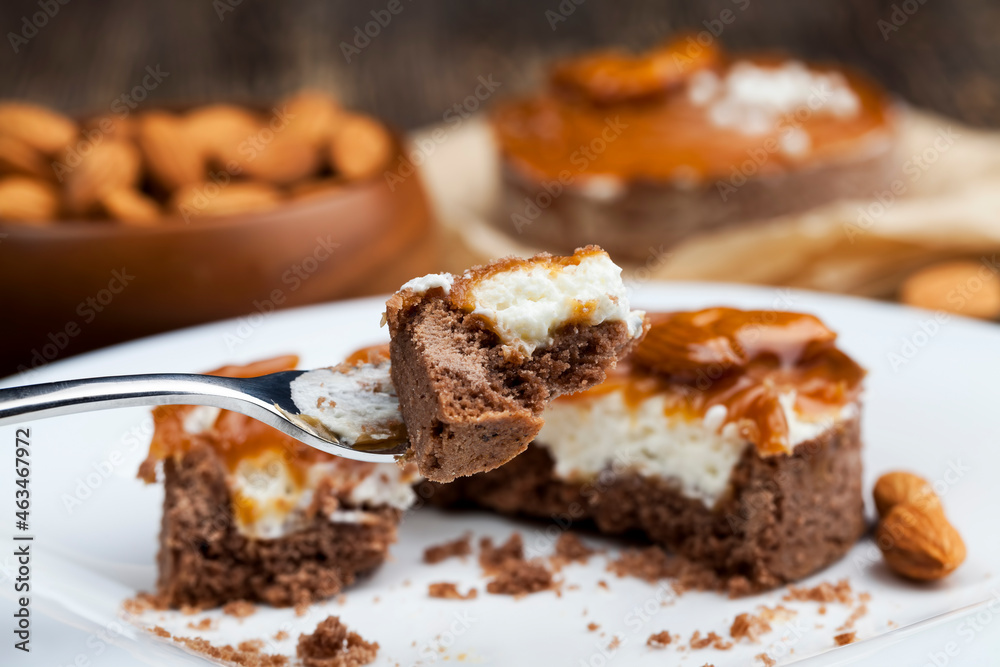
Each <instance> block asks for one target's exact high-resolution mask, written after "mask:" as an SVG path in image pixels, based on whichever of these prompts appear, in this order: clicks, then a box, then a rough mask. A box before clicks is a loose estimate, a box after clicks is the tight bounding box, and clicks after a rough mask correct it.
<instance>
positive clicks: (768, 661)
mask: <svg viewBox="0 0 1000 667" xmlns="http://www.w3.org/2000/svg"><path fill="white" fill-rule="evenodd" d="M754 657H755V658H757V659H758V660H760V664H761V665H762V667H774V666H775V665H777V664H778V661H777V660H775V659H774V658H772V657H771V656H769V655H768V654H767V653H758V654H757V655H755V656H754Z"/></svg>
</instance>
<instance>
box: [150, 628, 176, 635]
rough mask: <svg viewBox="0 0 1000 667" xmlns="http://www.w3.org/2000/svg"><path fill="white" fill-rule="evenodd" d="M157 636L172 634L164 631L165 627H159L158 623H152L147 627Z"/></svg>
mask: <svg viewBox="0 0 1000 667" xmlns="http://www.w3.org/2000/svg"><path fill="white" fill-rule="evenodd" d="M149 631H150V632H152V633H153V634H154V635H156V636H157V637H171V636H172V635H171V634H170V633H169V632H167V631H166V629H164V628H161V627H160V626H159V625H154V626H153V627H151V628H150V629H149Z"/></svg>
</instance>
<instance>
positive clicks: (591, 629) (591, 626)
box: [587, 622, 601, 632]
mask: <svg viewBox="0 0 1000 667" xmlns="http://www.w3.org/2000/svg"><path fill="white" fill-rule="evenodd" d="M600 627H601V626H600V625H598V624H597V623H593V622H591V623H587V631H588V632H596V631H597V629H598V628H600Z"/></svg>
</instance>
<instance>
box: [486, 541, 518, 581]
mask: <svg viewBox="0 0 1000 667" xmlns="http://www.w3.org/2000/svg"><path fill="white" fill-rule="evenodd" d="M522 561H524V541H523V540H522V539H521V534H520V533H512V534H511V536H510V537H509V538H508V539H507V541H506V542H504V543H503V544H501V545H500V546H498V547H495V546H493V540H492V539H491V538H489V537H484V538H482V539H481V540H479V565H480V567H482V568H483V571H484V572H485V573H486V574H493V573H494V572H498V571H499V570H500V569H501V568H503V567H504V566H505V565H506V564H507V563H509V562H522Z"/></svg>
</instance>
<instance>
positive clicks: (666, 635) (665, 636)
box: [646, 630, 674, 648]
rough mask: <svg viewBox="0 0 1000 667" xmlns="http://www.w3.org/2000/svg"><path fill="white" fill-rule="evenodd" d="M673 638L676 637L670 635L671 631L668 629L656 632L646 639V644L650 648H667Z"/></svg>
mask: <svg viewBox="0 0 1000 667" xmlns="http://www.w3.org/2000/svg"><path fill="white" fill-rule="evenodd" d="M673 640H674V638H673V637H671V636H670V632H669V631H667V630H664V631H663V632H654V633H653V634H651V635H650V636H649V639H647V640H646V646H648V647H649V648H666V647H667V646H668V645H669V644H670V642H672V641H673Z"/></svg>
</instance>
